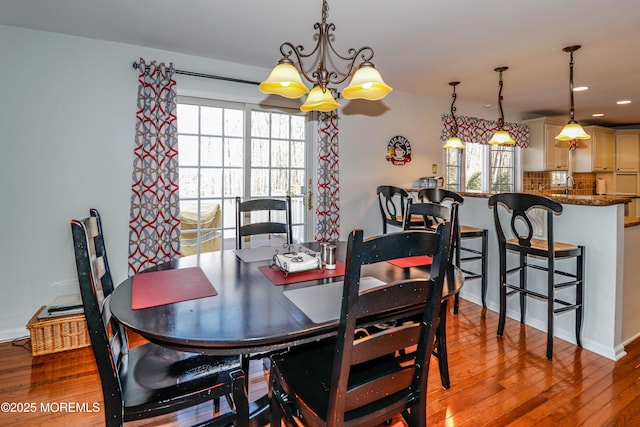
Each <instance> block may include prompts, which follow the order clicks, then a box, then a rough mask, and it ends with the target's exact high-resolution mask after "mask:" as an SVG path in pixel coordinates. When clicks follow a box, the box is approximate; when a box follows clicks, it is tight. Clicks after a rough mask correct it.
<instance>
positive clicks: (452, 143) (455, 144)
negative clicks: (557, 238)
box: [442, 82, 464, 148]
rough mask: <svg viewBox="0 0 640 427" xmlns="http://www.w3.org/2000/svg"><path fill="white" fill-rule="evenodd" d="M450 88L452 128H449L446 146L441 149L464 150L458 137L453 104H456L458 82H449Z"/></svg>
mask: <svg viewBox="0 0 640 427" xmlns="http://www.w3.org/2000/svg"><path fill="white" fill-rule="evenodd" d="M449 84H450V85H451V86H453V94H452V95H451V98H452V100H451V118H452V119H453V126H451V136H449V139H447V142H446V144H444V147H442V148H464V144H463V143H462V140H461V139H460V138H459V137H458V119H456V107H454V104H455V103H456V86H457V85H459V84H460V82H449Z"/></svg>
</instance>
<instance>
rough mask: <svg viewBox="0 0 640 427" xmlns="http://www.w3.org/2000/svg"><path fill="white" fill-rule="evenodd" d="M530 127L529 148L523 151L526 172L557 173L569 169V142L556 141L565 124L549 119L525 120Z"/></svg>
mask: <svg viewBox="0 0 640 427" xmlns="http://www.w3.org/2000/svg"><path fill="white" fill-rule="evenodd" d="M524 124H526V125H527V126H529V147H528V148H526V149H525V150H522V151H523V155H522V167H523V170H524V171H555V170H564V171H566V170H567V169H568V168H569V149H568V144H567V142H563V141H558V140H556V136H557V135H558V134H559V133H560V131H561V130H562V127H563V126H564V122H562V121H560V120H553V119H549V118H547V117H540V118H537V119H531V120H525V121H524Z"/></svg>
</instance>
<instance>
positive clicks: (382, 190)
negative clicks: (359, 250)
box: [376, 185, 424, 234]
mask: <svg viewBox="0 0 640 427" xmlns="http://www.w3.org/2000/svg"><path fill="white" fill-rule="evenodd" d="M376 194H377V195H378V206H379V207H380V215H381V218H382V234H387V227H388V226H389V225H392V226H394V227H398V228H399V229H402V226H403V225H402V224H403V222H404V214H405V212H406V210H407V205H408V204H409V203H411V202H412V201H413V200H412V199H411V197H409V193H407V192H406V191H405V190H403V189H402V188H400V187H394V186H392V185H380V186H379V187H378V188H377V189H376ZM411 225H412V226H416V227H420V226H424V223H423V222H421V221H420V219H419V218H412V219H411Z"/></svg>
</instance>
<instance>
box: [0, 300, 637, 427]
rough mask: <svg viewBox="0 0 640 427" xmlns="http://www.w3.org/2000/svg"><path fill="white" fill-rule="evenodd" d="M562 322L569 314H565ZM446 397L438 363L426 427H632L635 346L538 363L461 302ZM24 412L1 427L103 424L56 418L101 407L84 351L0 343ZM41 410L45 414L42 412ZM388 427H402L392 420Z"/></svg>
mask: <svg viewBox="0 0 640 427" xmlns="http://www.w3.org/2000/svg"><path fill="white" fill-rule="evenodd" d="M570 315H571V314H570ZM449 316H450V317H449V319H448V325H447V326H448V332H447V336H448V339H449V364H450V371H451V383H452V385H451V389H450V390H444V389H442V387H441V386H440V378H439V375H438V370H437V361H436V360H435V359H433V360H432V363H431V367H430V371H429V394H428V399H429V401H428V421H429V425H431V426H472V427H478V426H484V425H492V426H507V425H512V426H533V425H535V426H578V425H585V426H625V427H626V426H640V340H636V341H635V342H634V343H632V344H630V345H629V346H628V347H627V349H626V351H627V352H628V354H627V356H626V357H624V358H623V359H622V360H620V361H618V362H613V361H611V360H608V359H606V358H603V357H601V356H598V355H596V354H594V353H591V352H589V351H586V350H581V349H579V348H576V347H575V346H573V345H571V344H569V343H567V342H564V341H562V340H559V339H556V340H555V349H554V360H553V361H549V360H547V359H546V358H545V337H546V335H545V333H543V332H541V331H538V330H536V329H533V328H530V327H527V326H522V325H520V324H519V323H518V322H516V321H514V320H510V319H509V320H508V321H507V328H506V331H505V335H504V337H502V338H501V337H497V336H496V327H497V314H496V313H494V312H492V311H487V310H482V309H481V308H480V307H479V306H477V305H475V304H472V303H470V302H468V301H465V300H461V302H460V314H458V315H457V316H454V315H453V314H451V313H450V314H449ZM249 387H250V397H252V398H255V397H257V396H259V395H261V394H263V393H265V391H266V383H265V379H264V375H263V373H262V369H261V366H260V363H259V362H256V363H255V364H254V365H252V369H251V372H250V386H249ZM3 402H9V403H12V404H14V405H13V406H14V408H17V407H18V406H21V407H22V409H23V410H24V409H25V408H27V410H30V409H33V408H34V407H35V410H34V411H33V412H26V413H8V412H5V411H4V410H2V412H0V425H1V426H25V425H29V426H45V425H46V426H57V425H60V426H87V425H102V424H104V415H103V413H102V412H97V413H91V412H89V413H87V412H82V413H72V412H65V411H61V410H59V408H60V407H61V406H63V405H62V404H64V403H67V402H71V403H73V404H84V403H87V404H88V406H89V407H92V406H91V405H92V404H93V403H94V402H97V404H98V405H102V394H101V389H100V383H99V379H98V374H97V371H96V367H95V362H94V360H93V355H92V353H91V349H90V348H86V349H81V350H73V351H69V352H64V353H58V354H53V355H46V356H40V357H35V358H34V357H32V356H31V353H30V352H29V351H27V350H26V349H25V348H22V347H17V346H14V345H12V344H11V343H3V344H0V403H3ZM43 404H44V409H46V405H47V404H49V408H52V409H50V410H49V412H46V411H43V410H42V409H43V407H42V405H43ZM210 410H211V409H210V407H207V406H200V407H198V408H197V409H196V410H186V411H183V412H182V413H181V414H179V415H178V416H177V417H176V416H174V415H171V416H165V417H162V418H161V419H157V420H154V421H153V422H149V421H144V422H137V423H132V424H131V425H165V426H169V425H190V424H193V423H194V422H196V421H197V420H198V419H199V417H203V416H208V415H209V413H210ZM392 425H393V427H401V426H404V425H405V424H404V423H403V422H402V421H401V420H400V418H398V417H396V418H394V422H393V424H392Z"/></svg>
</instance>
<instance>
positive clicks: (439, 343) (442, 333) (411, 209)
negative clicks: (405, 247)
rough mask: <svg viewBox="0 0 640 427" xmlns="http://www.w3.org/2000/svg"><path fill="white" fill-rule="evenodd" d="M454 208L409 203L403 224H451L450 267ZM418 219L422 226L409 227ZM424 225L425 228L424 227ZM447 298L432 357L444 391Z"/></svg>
mask: <svg viewBox="0 0 640 427" xmlns="http://www.w3.org/2000/svg"><path fill="white" fill-rule="evenodd" d="M455 209H456V207H455V206H452V207H451V208H449V207H447V206H444V205H440V204H437V203H411V204H409V205H408V206H407V212H406V213H405V220H404V222H403V229H404V230H419V229H423V230H424V229H426V230H435V229H436V227H438V225H440V224H442V223H444V222H450V223H451V234H450V236H449V240H450V246H449V253H448V254H447V257H446V260H447V265H448V266H451V265H452V257H453V243H454V237H455V233H454V223H453V218H454V217H455V213H454V212H455ZM412 217H413V218H416V217H420V218H422V224H421V225H420V226H415V225H413V226H412V225H411V222H410V218H412ZM425 225H426V226H425ZM457 296H458V292H456V293H455V296H454V298H455V297H457ZM449 298H450V297H448V298H443V299H442V302H441V304H440V323H439V325H438V330H437V331H436V345H435V348H434V352H433V354H434V356H436V357H437V358H438V368H439V371H440V381H441V383H442V387H443V388H444V389H446V390H448V389H449V388H451V378H450V376H449V356H448V354H447V305H448V300H449ZM412 320H413V321H420V319H415V318H414V319H412Z"/></svg>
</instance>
